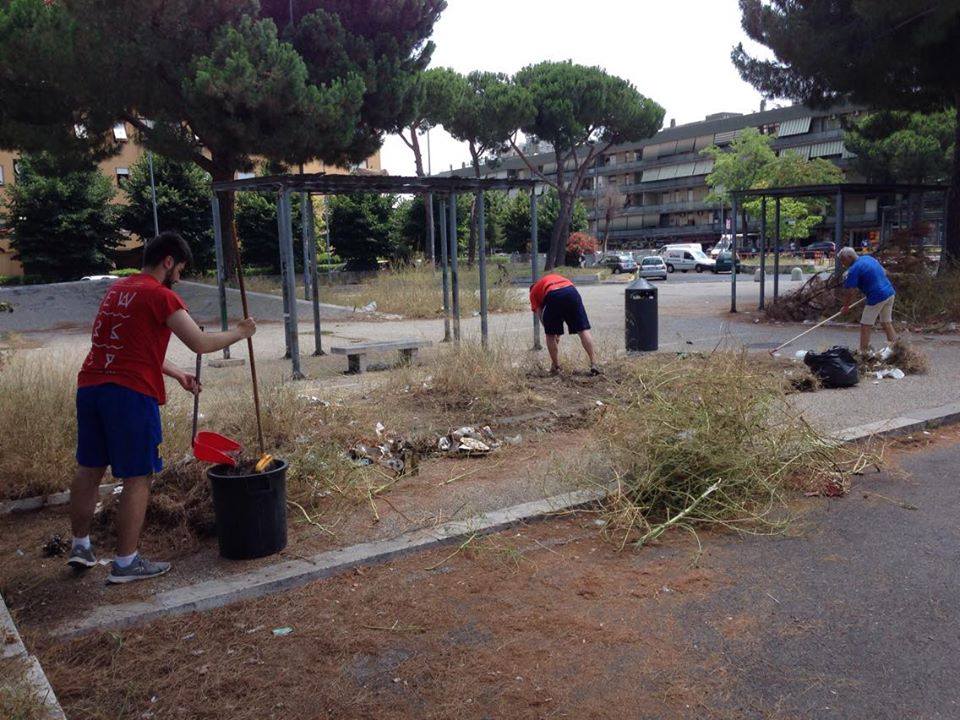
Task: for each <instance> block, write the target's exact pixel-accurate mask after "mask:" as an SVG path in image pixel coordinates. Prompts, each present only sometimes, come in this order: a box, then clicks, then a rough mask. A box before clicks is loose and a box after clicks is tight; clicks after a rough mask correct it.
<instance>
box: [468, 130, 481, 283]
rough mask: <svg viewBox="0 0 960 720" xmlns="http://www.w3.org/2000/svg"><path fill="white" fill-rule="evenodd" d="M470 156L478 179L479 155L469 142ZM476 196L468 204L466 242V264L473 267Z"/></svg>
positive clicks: (475, 248)
mask: <svg viewBox="0 0 960 720" xmlns="http://www.w3.org/2000/svg"><path fill="white" fill-rule="evenodd" d="M470 158H471V160H472V161H473V174H474V177H476V178H477V179H478V180H479V179H480V155H479V153H478V152H477V150H476V148H475V147H474V145H473V143H470ZM477 222H478V218H477V196H476V195H474V196H473V205H471V206H470V240H469V241H468V242H467V266H468V267H473V263H474V262H475V261H476V259H477Z"/></svg>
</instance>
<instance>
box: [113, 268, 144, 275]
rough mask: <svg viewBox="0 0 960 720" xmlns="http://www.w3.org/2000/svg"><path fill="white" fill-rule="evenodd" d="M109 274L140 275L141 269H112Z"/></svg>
mask: <svg viewBox="0 0 960 720" xmlns="http://www.w3.org/2000/svg"><path fill="white" fill-rule="evenodd" d="M109 274H110V275H113V276H114V277H130V276H131V275H139V274H140V270H139V269H137V268H120V269H119V270H111V271H110V273H109Z"/></svg>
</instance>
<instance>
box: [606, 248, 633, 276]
mask: <svg viewBox="0 0 960 720" xmlns="http://www.w3.org/2000/svg"><path fill="white" fill-rule="evenodd" d="M602 264H603V266H604V267H605V268H608V269H609V270H610V271H611V272H612V273H613V274H614V275H616V274H617V273H632V272H634V271H635V270H636V269H637V261H636V260H634V259H633V256H632V255H627V254H625V253H624V254H619V255H607V256H606V257H605V258H604V259H603V263H602Z"/></svg>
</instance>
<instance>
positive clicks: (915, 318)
mask: <svg viewBox="0 0 960 720" xmlns="http://www.w3.org/2000/svg"><path fill="white" fill-rule="evenodd" d="M893 283H894V286H895V288H896V290H897V301H896V304H894V306H893V312H894V316H895V317H896V318H897V319H900V320H904V321H906V322H908V323H909V324H911V325H916V326H922V327H924V328H938V327H943V326H945V325H948V324H949V323H956V322H960V268H955V269H952V270H950V271H949V272H946V273H944V274H942V275H930V274H929V273H927V272H923V271H921V272H918V273H911V274H901V275H897V276H895V277H894V278H893Z"/></svg>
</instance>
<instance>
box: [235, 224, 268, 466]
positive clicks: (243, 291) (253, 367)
mask: <svg viewBox="0 0 960 720" xmlns="http://www.w3.org/2000/svg"><path fill="white" fill-rule="evenodd" d="M230 243H231V245H233V254H234V257H236V259H237V284H238V285H239V286H240V304H241V306H242V307H243V317H244V319H247V318H249V317H250V311H249V309H248V308H247V288H246V286H245V285H244V282H243V262H242V261H241V259H240V245H239V243H238V242H237V233H236V228H231V232H230ZM247 354H248V355H249V356H250V378H251V380H252V382H253V409H254V412H256V414H257V442H258V443H259V444H260V455H261V456H263V455H265V454H266V450H265V449H264V444H263V422H262V421H261V420H260V387H259V385H258V384H257V362H256V360H255V359H254V357H253V338H252V337H248V338H247Z"/></svg>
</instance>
